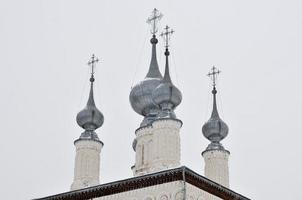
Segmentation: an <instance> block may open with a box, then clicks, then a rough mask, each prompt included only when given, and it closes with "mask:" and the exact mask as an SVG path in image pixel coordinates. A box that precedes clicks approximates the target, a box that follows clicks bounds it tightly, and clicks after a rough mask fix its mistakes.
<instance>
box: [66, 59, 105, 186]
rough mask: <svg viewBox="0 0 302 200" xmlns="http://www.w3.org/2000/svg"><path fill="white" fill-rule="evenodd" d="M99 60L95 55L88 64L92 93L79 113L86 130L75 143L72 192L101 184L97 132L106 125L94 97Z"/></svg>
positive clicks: (99, 145) (78, 118) (100, 143)
mask: <svg viewBox="0 0 302 200" xmlns="http://www.w3.org/2000/svg"><path fill="white" fill-rule="evenodd" d="M96 62H98V59H97V58H95V56H94V55H93V56H92V58H91V60H90V61H89V62H88V64H89V65H90V66H91V77H90V93H89V98H88V102H87V105H86V107H85V108H84V109H83V110H82V111H81V112H79V113H78V115H77V123H78V125H79V126H80V127H82V128H83V129H85V131H84V132H83V133H82V134H81V136H80V138H79V139H77V140H76V141H75V142H74V145H75V147H76V157H75V165H74V179H73V183H72V185H71V190H76V189H81V188H85V187H90V186H93V185H98V184H99V178H100V153H101V150H102V147H103V143H102V142H101V141H100V139H99V138H98V136H97V134H96V132H95V130H96V129H98V128H99V127H101V126H102V125H103V123H104V116H103V114H102V113H101V112H100V111H99V110H98V109H97V107H96V106H95V102H94V97H93V83H94V67H95V63H96Z"/></svg>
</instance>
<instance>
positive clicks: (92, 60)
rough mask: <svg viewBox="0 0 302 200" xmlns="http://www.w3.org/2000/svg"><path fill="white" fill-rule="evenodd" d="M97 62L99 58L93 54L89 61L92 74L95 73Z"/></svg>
mask: <svg viewBox="0 0 302 200" xmlns="http://www.w3.org/2000/svg"><path fill="white" fill-rule="evenodd" d="M97 62H99V59H98V58H97V57H95V55H94V54H92V56H91V58H90V60H89V61H88V65H89V66H90V67H91V76H93V75H94V67H95V64H96V63H97Z"/></svg>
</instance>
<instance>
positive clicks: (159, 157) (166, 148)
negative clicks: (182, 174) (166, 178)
mask: <svg viewBox="0 0 302 200" xmlns="http://www.w3.org/2000/svg"><path fill="white" fill-rule="evenodd" d="M180 127H181V122H180V121H178V120H174V119H160V120H156V121H154V122H153V123H152V125H150V126H147V127H143V128H140V129H138V130H137V131H136V138H135V141H136V143H135V146H134V150H135V152H136V156H135V165H134V167H133V168H132V170H133V174H134V176H139V175H144V174H148V173H152V172H156V171H161V170H165V169H169V168H173V167H177V166H179V165H180V135H179V131H180Z"/></svg>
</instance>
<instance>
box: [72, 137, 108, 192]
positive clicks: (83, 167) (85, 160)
mask: <svg viewBox="0 0 302 200" xmlns="http://www.w3.org/2000/svg"><path fill="white" fill-rule="evenodd" d="M75 147H76V158H75V165H74V180H73V183H72V185H71V190H76V189H80V188H85V187H89V186H94V185H98V184H99V178H100V153H101V149H102V147H103V144H102V143H100V142H97V141H94V140H78V141H76V142H75Z"/></svg>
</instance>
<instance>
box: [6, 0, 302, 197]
mask: <svg viewBox="0 0 302 200" xmlns="http://www.w3.org/2000/svg"><path fill="white" fill-rule="evenodd" d="M154 7H157V8H158V9H159V10H160V11H161V12H162V13H163V14H164V17H163V19H162V21H161V28H163V27H164V25H165V24H166V23H168V24H169V25H170V26H171V27H173V28H174V29H175V31H176V32H175V34H174V35H173V38H172V46H171V54H172V56H171V57H172V59H171V71H172V78H173V81H174V83H175V84H177V86H178V87H179V88H180V89H181V91H182V93H183V102H182V104H181V105H180V106H179V108H178V109H177V110H176V114H177V116H178V117H179V119H181V120H182V121H183V123H184V125H183V127H182V129H181V145H182V146H181V149H182V151H181V155H182V165H186V166H188V167H189V168H191V169H193V170H194V171H196V172H198V173H200V174H203V167H204V164H203V159H202V157H201V155H200V154H201V152H202V151H203V150H204V149H205V148H206V146H207V144H208V141H207V140H206V139H205V138H204V137H203V135H202V132H201V127H202V124H203V123H204V122H205V121H206V120H207V119H208V117H209V114H210V107H211V95H210V90H211V88H210V83H209V79H208V78H207V77H206V76H205V74H207V72H208V71H209V69H210V67H211V66H212V65H216V66H217V67H218V68H220V69H221V70H222V72H223V73H222V74H221V76H220V79H219V83H218V100H219V112H220V114H221V116H222V117H223V119H224V121H225V122H226V123H227V124H228V125H229V128H230V132H229V135H228V137H227V138H226V139H225V140H224V141H223V144H224V146H225V148H226V149H228V150H230V152H231V157H230V183H231V189H233V190H235V191H237V192H239V193H241V194H243V195H245V196H247V197H250V198H252V199H257V200H262V199H263V200H264V199H280V200H281V199H282V200H284V199H302V193H301V192H300V188H301V182H302V175H301V169H302V161H301V153H302V150H301V142H300V140H301V133H302V128H301V124H300V123H301V122H300V118H301V114H300V113H301V112H302V110H301V102H302V93H301V89H300V87H299V86H301V84H302V79H301V76H300V74H301V72H302V70H301V66H302V59H301V52H302V39H301V35H302V26H301V25H302V12H301V10H302V3H301V1H299V0H296V1H295V0H288V1H282V0H266V1H263V0H253V1H246V0H227V1H226V0H196V1H192V0H187V1H175V0H174V1H172V0H171V1H163V0H158V1H156V0H155V1H142V0H135V1H134V0H133V1H117V0H102V1H97V0H93V1H92V0H86V1H75V0H51V1H45V0H39V1H38V0H36V1H33V0H31V1H21V0H20V1H15V0H10V1H4V0H1V1H0V91H1V99H0V110H1V115H0V121H1V132H2V133H1V140H0V158H1V165H0V180H1V181H0V188H1V189H0V195H1V199H7V200H8V199H12V200H19V199H20V200H21V199H30V198H37V197H42V196H46V195H50V194H56V193H59V192H64V191H68V190H69V187H70V184H71V183H72V179H73V167H74V157H75V148H74V146H73V141H74V140H75V139H77V138H78V137H79V135H80V133H81V132H82V130H81V128H80V127H78V126H77V124H76V121H75V116H76V114H77V112H79V111H80V110H81V109H82V108H84V105H85V103H86V100H87V97H88V85H89V83H88V76H89V72H88V67H87V66H86V62H87V61H88V59H89V58H90V56H91V54H92V53H95V54H96V55H97V56H98V57H99V58H100V59H101V62H100V64H98V66H97V67H98V69H97V74H96V83H97V87H96V89H95V93H96V102H97V105H98V108H99V109H100V110H101V111H102V112H103V114H104V116H105V123H104V125H103V127H101V128H100V129H99V130H98V133H99V138H100V139H101V140H102V141H103V142H104V144H105V146H104V148H103V151H102V153H101V182H102V183H105V182H109V181H114V180H118V179H121V178H127V177H131V176H132V172H131V170H130V167H131V166H132V165H133V163H134V156H135V155H134V152H133V150H132V147H131V144H132V141H133V139H134V136H135V135H134V131H135V129H136V128H137V127H138V125H139V123H140V121H141V117H140V116H138V115H137V114H136V113H135V112H134V111H133V110H132V109H131V106H130V104H129V100H128V96H129V92H130V88H131V85H132V83H133V82H137V81H139V80H141V79H142V78H143V77H144V76H145V74H146V71H147V68H148V66H149V61H150V51H151V46H150V43H149V39H150V34H149V26H148V25H147V24H146V23H145V21H146V19H147V17H148V16H149V14H150V12H151V11H152V9H153V8H154ZM160 41H161V40H160ZM158 58H159V59H158V60H159V63H160V67H161V70H162V71H163V68H164V63H163V61H164V60H163V43H162V41H161V42H160V43H159V45H158ZM135 71H137V73H135Z"/></svg>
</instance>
